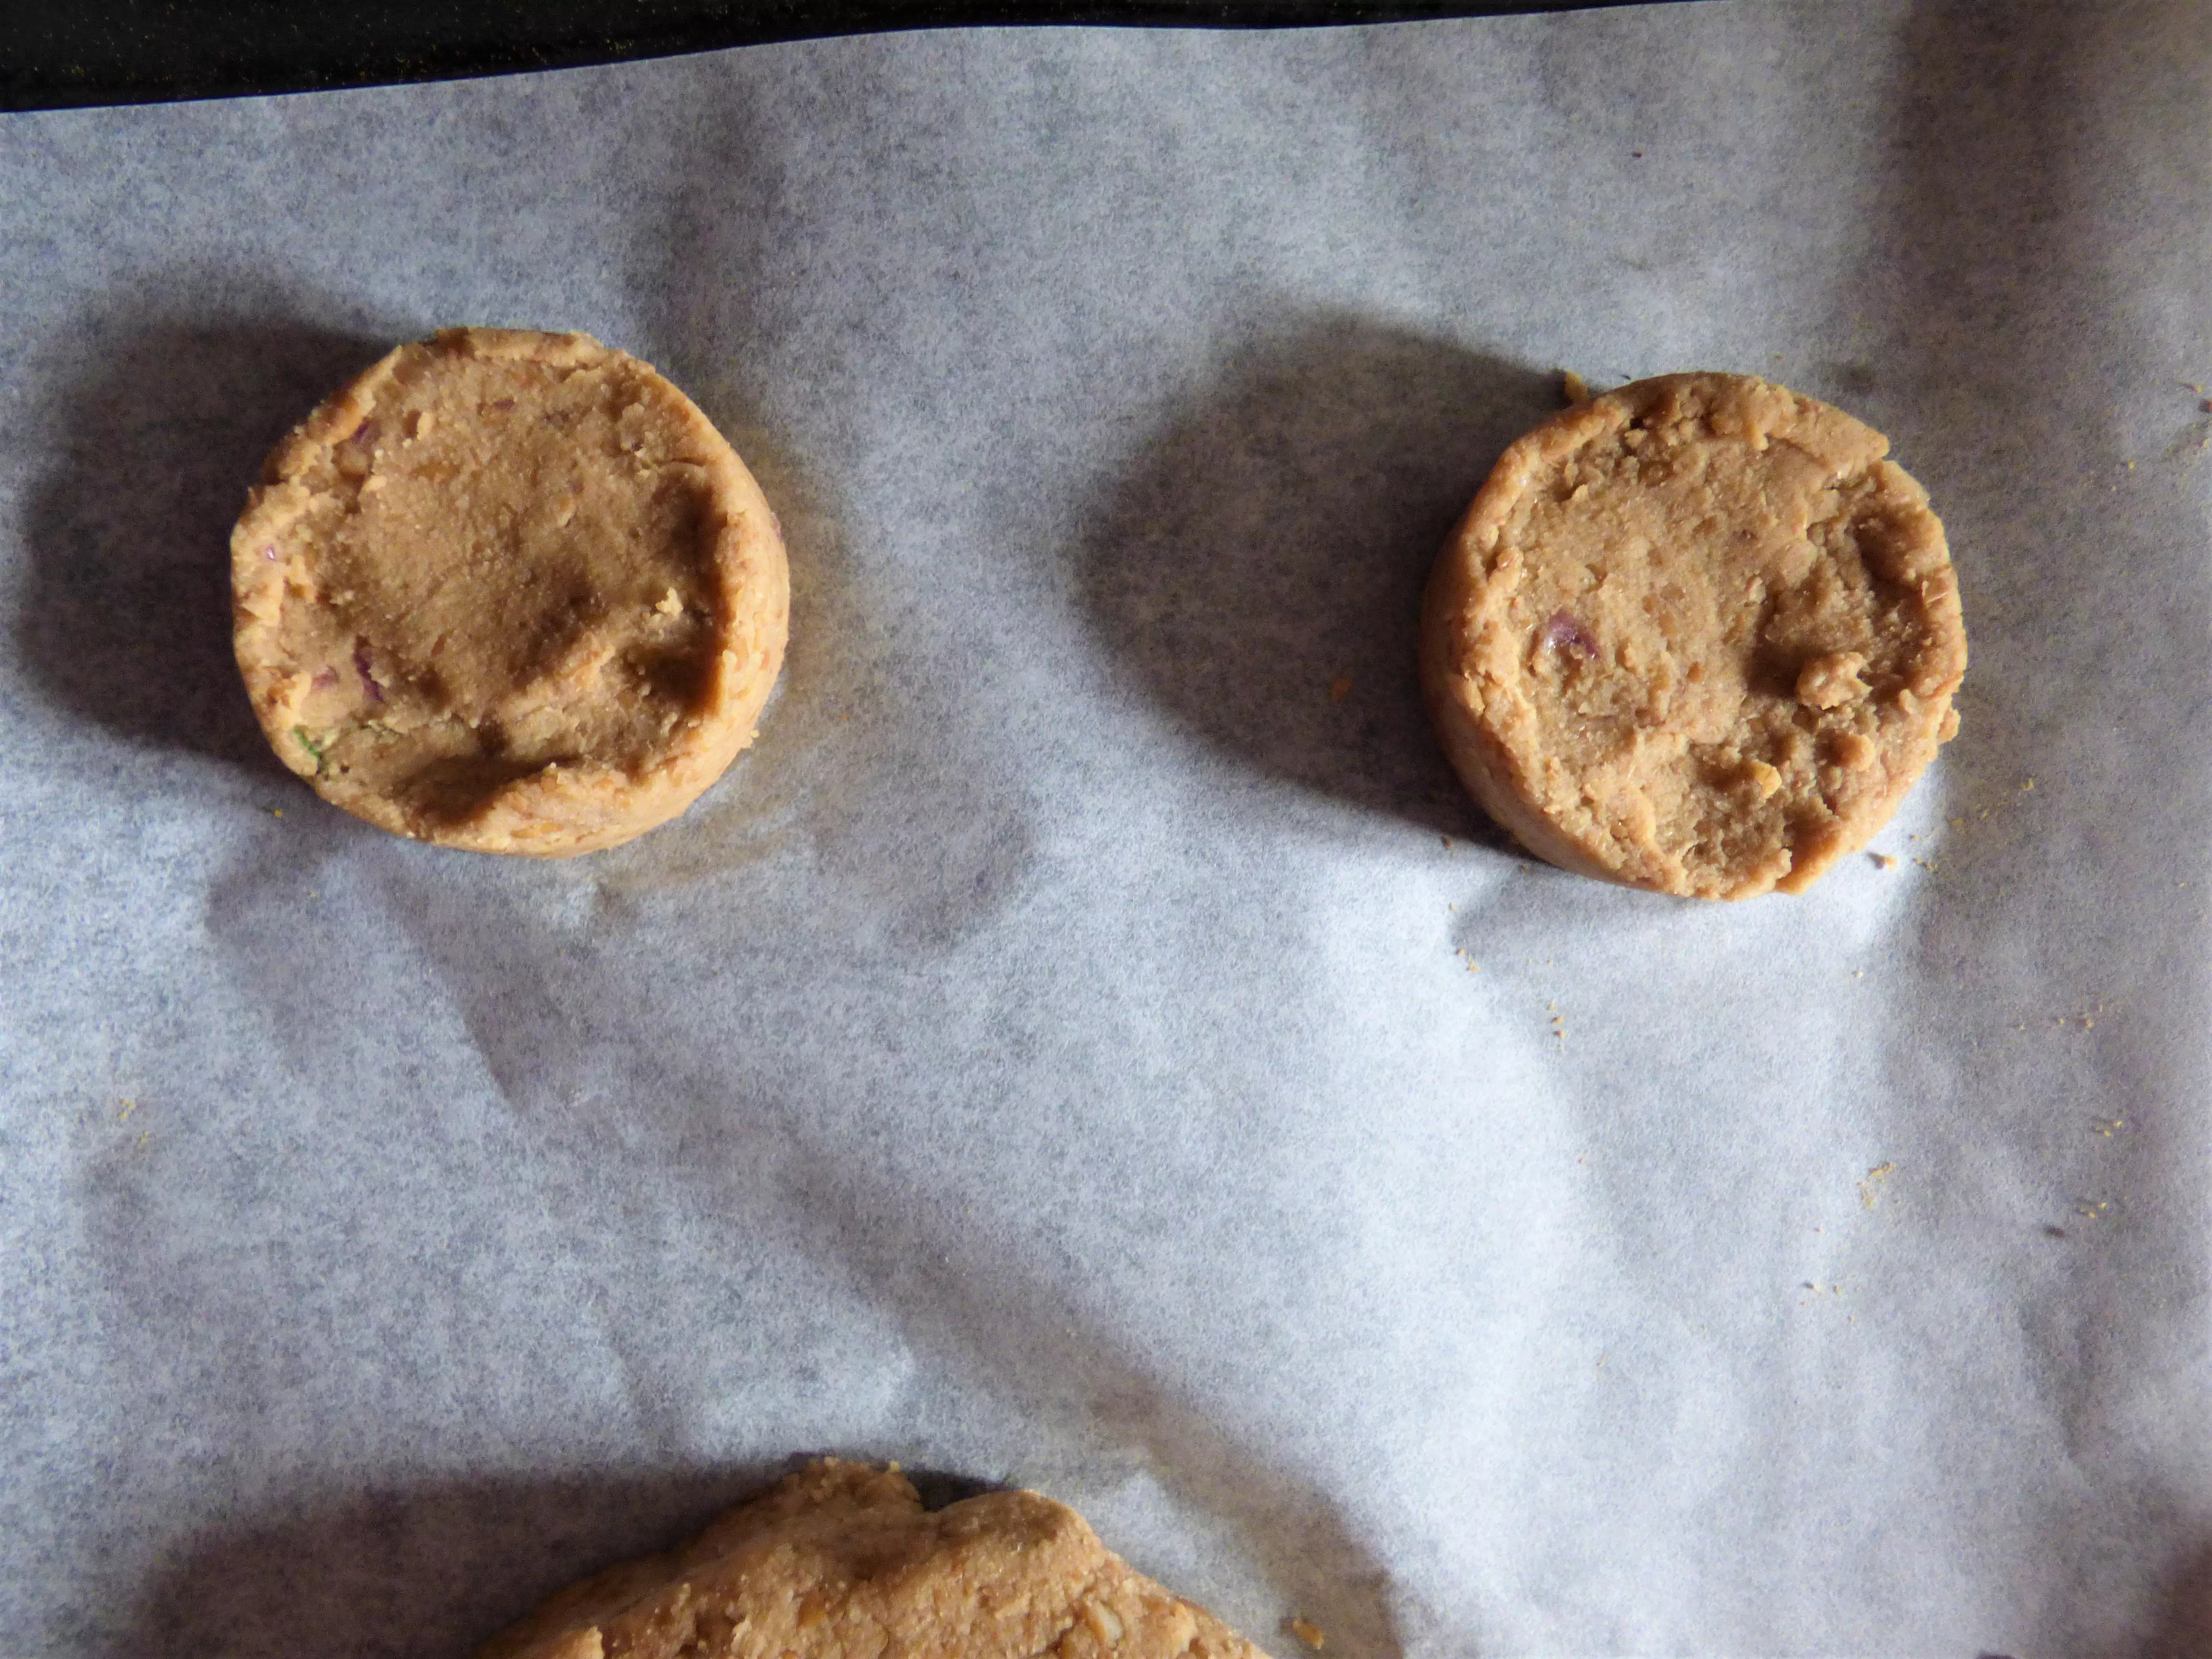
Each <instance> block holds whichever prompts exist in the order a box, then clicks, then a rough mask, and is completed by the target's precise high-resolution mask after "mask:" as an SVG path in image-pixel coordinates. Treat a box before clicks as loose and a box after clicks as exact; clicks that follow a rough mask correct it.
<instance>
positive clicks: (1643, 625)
mask: <svg viewBox="0 0 2212 1659" xmlns="http://www.w3.org/2000/svg"><path fill="white" fill-rule="evenodd" d="M1888 451H1889V443H1888V441H1887V439H1885V438H1884V437H1883V436H1882V435H1881V434H1880V433H1878V432H1875V431H1874V430H1873V429H1872V428H1869V427H1867V426H1865V425H1863V424H1862V423H1861V422H1857V421H1855V420H1853V419H1852V418H1851V417H1850V416H1848V415H1845V414H1844V413H1843V412H1842V411H1841V410H1835V409H1832V408H1830V407H1829V406H1828V405H1827V404H1822V403H1818V402H1816V401H1814V399H1813V398H1805V397H1801V396H1799V395H1797V394H1796V393H1795V392H1789V391H1786V390H1784V388H1783V387H1781V386H1771V385H1769V384H1768V383H1767V382H1765V381H1764V380H1754V379H1751V378H1748V377H1745V376H1741V375H1733V374H1670V375H1667V376H1664V377H1662V378H1661V379H1658V380H1639V381H1638V382H1636V383H1635V384H1633V385H1632V386H1622V387H1621V388H1620V389H1619V390H1618V391H1615V392H1607V393H1606V394H1605V395H1603V396H1601V397H1598V398H1592V399H1590V400H1589V401H1587V402H1584V403H1580V404H1576V405H1575V406H1573V407H1571V408H1569V409H1565V410H1561V411H1560V412H1559V414H1558V415H1556V416H1553V418H1552V419H1550V420H1548V421H1547V422H1544V424H1543V425H1541V426H1540V427H1538V428H1536V429H1535V430H1534V432H1531V433H1529V434H1528V435H1527V436H1526V437H1524V438H1522V439H1521V440H1520V441H1518V442H1517V443H1516V444H1514V445H1513V446H1512V447H1510V449H1508V450H1507V451H1506V452H1505V453H1504V457H1503V458H1501V459H1499V461H1498V465H1497V466H1496V468H1495V469H1494V470H1493V471H1492V473H1491V475H1490V478H1489V481H1488V482H1487V483H1485V484H1484V485H1483V487H1482V489H1481V491H1480V494H1478V495H1476V496H1475V498H1474V504H1473V505H1472V506H1471V507H1469V508H1468V512H1467V514H1466V516H1465V517H1464V518H1463V519H1462V520H1461V521H1460V525H1459V527H1458V529H1457V530H1455V532H1453V534H1452V537H1451V539H1450V541H1449V543H1448V544H1446V545H1445V548H1444V550H1443V556H1442V557H1441V558H1439V559H1438V561H1437V566H1436V569H1435V572H1434V574H1432V575H1431V578H1430V581H1429V586H1428V592H1427V596H1426V599H1425V602H1424V605H1423V612H1422V621H1421V645H1420V658H1421V683H1422V689H1423V692H1424V694H1425V698H1426V701H1427V703H1428V706H1429V712H1430V714H1431V718H1432V719H1433V720H1435V722H1436V725H1437V732H1438V733H1439V734H1440V736H1441V737H1442V738H1443V746H1444V750H1445V751H1446V753H1447V754H1449V756H1450V757H1451V761H1452V763H1453V765H1454V767H1455V768H1456V769H1457V770H1458V772H1459V775H1460V776H1461V777H1462V779H1463V780H1464V781H1465V782H1466V784H1467V786H1468V789H1469V790H1470V791H1471V792H1472V793H1474V797H1475V799H1477V800H1479V801H1480V803H1481V804H1482V805H1483V807H1484V809H1485V810H1486V811H1488V812H1489V813H1490V815H1491V816H1492V817H1494V818H1496V819H1497V820H1498V823H1501V824H1503V825H1504V827H1505V828H1506V829H1509V830H1510V831H1511V832H1512V833H1513V835H1514V836H1516V838H1517V839H1518V840H1519V841H1520V842H1522V844H1523V845H1524V846H1526V847H1527V848H1528V849H1529V851H1531V852H1533V853H1534V854H1537V855H1538V856H1540V857H1541V858H1544V859H1547V860H1550V861H1551V862H1552V863H1553V864H1556V865H1559V866H1561V867H1562V868H1564V869H1568V870H1572V871H1576V872H1579V873H1581V874H1583V875H1587V876H1595V877H1598V878H1601V879H1604V880H1607V881H1614V882H1620V883H1623V884H1626V885H1628V886H1632V887H1642V888H1648V889H1650V890H1654V891H1656V892H1662V893H1676V894H1682V895H1686V896H1697V897H1703V898H1743V897H1747V896H1750V895H1753V894H1755V893H1763V892H1767V891H1770V890H1774V889H1780V890H1783V891H1784V892H1793V893H1794V892H1799V891H1802V890H1803V889H1805V888H1806V887H1807V886H1808V885H1810V884H1812V882H1813V881H1814V879H1815V878H1817V877H1819V876H1820V873H1821V872H1823V871H1825V870H1826V869H1827V868H1828V867H1829V866H1832V865H1833V864H1834V863H1835V861H1836V860H1838V859H1839V858H1841V857H1843V856H1844V854H1847V853H1849V852H1851V851H1853V850H1854V849H1856V848H1860V847H1863V846H1864V845H1865V844H1866V842H1867V841H1868V839H1869V837H1871V836H1873V835H1874V834H1875V831H1877V830H1879V829H1881V827H1882V825H1883V824H1884V823H1887V822H1888V821H1889V818H1890V817H1891V815H1892V814H1893V812H1895V811H1896V810H1897V807H1898V805H1899V802H1901V801H1902V800H1903V799H1904V798H1905V793H1906V791H1908V790H1909V789H1911V787H1912V784H1913V781H1914V780H1915V779H1917V777H1918V776H1919V775H1920V774H1921V772H1922V771H1923V769H1925V768H1926V766H1927V764H1928V763H1929V760H1931V759H1932V758H1933V757H1935V753H1936V745H1937V744H1941V743H1942V742H1944V741H1946V740H1947V739H1948V738H1950V736H1951V735H1952V733H1953V732H1955V731H1956V730H1957V729H1958V716H1957V714H1956V713H1955V712H1954V709H1953V708H1952V706H1951V697H1952V694H1953V692H1954V691H1955V690H1957V689H1958V685H1959V681H1960V677H1961V676H1962V675H1963V674H1964V673H1965V672H1966V629H1965V627H1964V624H1963V623H1962V622H1961V620H1960V611H1959V587H1958V580H1957V577H1956V575H1955V574H1954V572H1953V570H1952V568H1951V556H1950V553H1949V550H1948V548H1947V547H1946V545H1945V543H1944V539H1943V526H1942V524H1941V523H1939V522H1938V521H1937V520H1936V515H1935V513H1932V512H1930V511H1929V507H1928V496H1927V492H1926V491H1924V490H1923V489H1921V488H1920V486H1919V485H1918V484H1917V483H1914V482H1913V480H1912V479H1911V477H1908V476H1907V475H1906V474H1905V472H1904V471H1902V470H1901V469H1899V467H1897V466H1896V465H1893V463H1891V462H1890V461H1888V460H1887V459H1884V458H1885V457H1886V456H1887V453H1888Z"/></svg>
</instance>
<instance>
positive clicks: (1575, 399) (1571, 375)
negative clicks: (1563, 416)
mask: <svg viewBox="0 0 2212 1659" xmlns="http://www.w3.org/2000/svg"><path fill="white" fill-rule="evenodd" d="M1559 395H1560V396H1561V397H1563V398H1565V399H1566V400H1567V402H1568V403H1569V404H1586V403H1588V402H1589V396H1590V392H1589V383H1588V382H1587V381H1585V380H1583V377H1582V376H1581V375H1579V374H1576V373H1575V372H1574V370H1572V369H1571V368H1563V369H1561V370H1560V371H1559Z"/></svg>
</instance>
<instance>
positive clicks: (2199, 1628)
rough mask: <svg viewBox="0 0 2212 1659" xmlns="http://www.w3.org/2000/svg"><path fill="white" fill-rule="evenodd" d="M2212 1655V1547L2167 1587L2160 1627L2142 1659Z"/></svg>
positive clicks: (2201, 1552) (2204, 1658)
mask: <svg viewBox="0 0 2212 1659" xmlns="http://www.w3.org/2000/svg"><path fill="white" fill-rule="evenodd" d="M2207 1656H2212V1546H2208V1547H2205V1548H2203V1549H2201V1550H2199V1551H2198V1552H2197V1555H2196V1558H2195V1559H2193V1560H2191V1562H2190V1563H2189V1564H2188V1565H2186V1566H2185V1567H2184V1568H2183V1570H2182V1571H2181V1572H2180V1573H2179V1575H2178V1576H2177V1577H2175V1579H2174V1581H2173V1582H2172V1584H2171V1585H2169V1586H2168V1587H2167V1589H2166V1601H2165V1606H2164V1607H2163V1608H2162V1609H2161V1611H2160V1616H2159V1621H2158V1625H2157V1627H2156V1628H2155V1629H2154V1631H2153V1632H2152V1633H2151V1638H2150V1640H2149V1642H2148V1644H2146V1645H2145V1646H2144V1648H2143V1650H2142V1654H2141V1655H2140V1656H2138V1659H2207Z"/></svg>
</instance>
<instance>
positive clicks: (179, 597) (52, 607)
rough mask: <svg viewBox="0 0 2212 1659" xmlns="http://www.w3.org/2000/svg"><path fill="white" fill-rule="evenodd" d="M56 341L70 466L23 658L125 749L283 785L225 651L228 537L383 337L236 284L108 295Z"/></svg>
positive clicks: (41, 521) (51, 525)
mask: <svg viewBox="0 0 2212 1659" xmlns="http://www.w3.org/2000/svg"><path fill="white" fill-rule="evenodd" d="M195 287H197V288H200V289H204V288H205V287H206V282H205V278H204V276H192V277H191V278H190V279H189V280H183V281H179V283H175V284H172V285H167V287H166V288H165V287H164V285H162V284H158V283H157V284H155V285H153V287H152V288H151V289H148V290H146V293H147V294H157V293H158V294H165V295H172V296H173V295H175V294H178V293H190V292H191V290H192V289H194V288H195ZM65 338H66V339H67V342H68V348H69V355H68V356H67V357H66V359H65V360H58V361H54V362H50V363H49V364H48V365H46V377H47V379H48V380H49V382H50V387H49V389H48V390H47V392H46V396H45V398H44V400H43V401H44V404H45V407H46V410H47V411H48V413H47V416H46V418H47V420H48V421H49V422H51V427H52V432H51V435H50V437H49V438H48V440H47V441H48V442H49V443H50V444H51V445H52V449H53V451H54V452H55V453H57V454H58V457H59V459H58V462H57V463H56V465H55V466H54V468H53V469H52V471H51V472H49V473H48V474H47V476H46V477H43V478H42V479H40V481H39V483H37V485H36V486H35V487H34V488H35V493H34V494H33V498H32V501H31V507H30V512H29V515H28V523H29V535H28V541H29V545H30V554H31V579H30V584H29V591H28V597H27V600H26V602H25V604H24V605H23V607H22V611H21V620H20V622H19V623H18V628H19V630H20V633H21V647H22V650H23V654H24V657H25V658H26V659H27V661H28V662H29V664H30V665H31V666H32V669H33V672H34V673H35V674H36V676H37V679H38V683H39V684H40V685H41V686H42V687H43V688H44V689H45V690H46V692H47V693H48V694H49V695H50V696H52V698H53V699H54V701H55V702H58V704H60V705H61V706H62V707H64V708H67V709H69V710H70V712H71V713H73V714H76V715H79V716H81V717H82V718H84V719H87V720H93V721H95V722H97V723H98V724H100V725H101V726H106V728H107V729H108V730H110V731H111V732H115V733H117V734H118V735H120V736H122V737H125V738H130V739H131V740H133V741H136V742H139V743H147V744H160V745H163V746H167V747H174V748H180V749H185V750H193V751H196V752H197V753H200V754H204V755H207V756H210V757H214V758H216V759H217V760H222V761H228V762H230V763H234V764H236V765H239V766H241V767H244V768H246V769H249V770H251V771H252V772H255V773H258V774H262V775H267V776H269V777H271V778H285V779H289V776H290V774H289V773H288V772H286V771H285V770H284V769H283V767H282V766H280V765H279V764H278V763H277V762H276V757H274V756H273V755H271V754H270V752H269V746H268V744H267V743H266V742H265V741H264V738H262V735H261V731H260V727H259V726H257V725H256V724H255V722H254V719H253V711H252V706H251V705H250V704H249V703H248V702H247V701H246V690H245V688H244V686H243V685H242V684H240V680H239V676H238V666H237V664H236V661H235V660H234V658H233V656H232V653H231V642H230V641H231V615H230V529H231V526H232V525H233V524H234V522H236V520H237V518H238V515H239V513H240V511H241V510H242V509H243V508H244V507H245V505H246V489H247V488H248V486H250V485H251V484H252V483H256V482H258V479H259V477H260V476H261V464H262V461H263V460H264V459H265V458H266V456H267V455H268V453H269V451H270V448H271V447H273V446H274V445H275V444H276V441H277V440H278V439H279V438H281V437H283V435H284V434H285V432H286V431H287V430H289V428H291V427H292V425H293V424H294V423H295V422H297V421H299V420H300V419H301V416H305V415H306V414H307V411H308V410H310V409H312V408H313V406H314V405H315V404H317V403H318V402H319V401H320V400H321V399H322V398H325V397H326V396H327V395H329V393H330V392H331V390H332V389H333V388H335V387H336V386H338V385H339V384H340V383H341V382H342V381H343V380H346V379H347V378H348V377H349V376H350V375H352V374H356V373H358V372H359V371H360V370H361V369H362V368H366V367H368V364H370V363H371V362H374V361H375V360H376V359H377V358H378V357H379V356H382V355H383V353H384V352H385V351H386V350H387V349H389V344H388V343H387V342H385V341H381V340H375V339H371V338H368V337H365V336H363V335H361V334H356V333H351V332H347V331H343V330H337V329H332V328H329V327H325V326H323V325H319V324H315V323H311V322H307V321H304V320H301V319H299V317H298V315H297V313H296V310H295V307H293V306H292V305H291V304H289V303H288V302H287V301H285V299H284V298H283V296H275V295H264V296H259V298H258V302H257V298H256V296H254V295H252V293H251V291H250V289H246V288H245V285H240V287H239V288H237V289H232V290H230V291H228V292H226V293H225V295H224V296H223V297H222V299H221V301H209V302H208V303H206V304H204V305H203V306H201V307H198V308H197V309H196V310H195V309H186V308H183V307H179V304H178V302H177V301H175V300H174V299H173V297H165V298H154V297H139V298H137V299H125V298H114V299H110V300H108V301H106V302H104V303H103V304H101V305H100V306H99V307H95V308H94V309H93V310H91V311H90V312H88V313H87V314H86V315H85V316H83V317H82V318H81V319H79V320H78V322H77V324H76V326H75V327H74V328H72V329H71V330H70V331H69V332H68V333H67V335H66V336H65Z"/></svg>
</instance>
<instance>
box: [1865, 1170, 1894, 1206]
mask: <svg viewBox="0 0 2212 1659" xmlns="http://www.w3.org/2000/svg"><path fill="white" fill-rule="evenodd" d="M1896 1173H1897V1165H1896V1164H1893V1163H1892V1164H1875V1166H1874V1168H1872V1169H1871V1170H1868V1171H1867V1172H1866V1179H1865V1180H1863V1181H1862V1182H1859V1207H1860V1208H1861V1209H1864V1210H1871V1209H1872V1208H1874V1206H1875V1205H1877V1204H1879V1203H1881V1188H1882V1183H1883V1182H1887V1180H1888V1179H1889V1178H1890V1176H1893V1175H1895V1174H1896Z"/></svg>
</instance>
